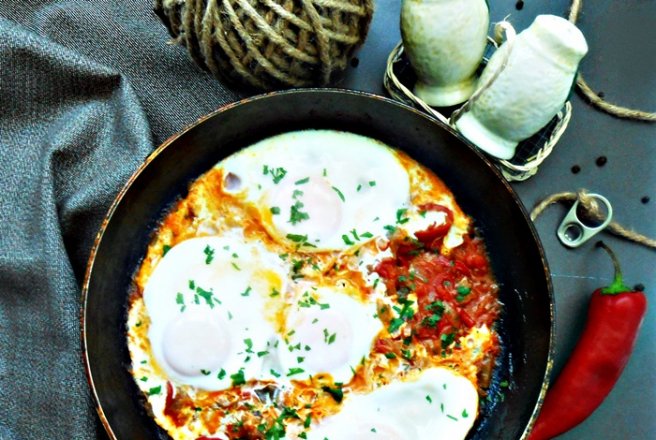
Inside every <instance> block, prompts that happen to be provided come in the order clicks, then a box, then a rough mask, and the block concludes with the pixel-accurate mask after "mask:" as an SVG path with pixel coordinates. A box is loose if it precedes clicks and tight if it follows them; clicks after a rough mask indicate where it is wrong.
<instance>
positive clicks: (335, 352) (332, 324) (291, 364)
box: [280, 284, 383, 383]
mask: <svg viewBox="0 0 656 440" xmlns="http://www.w3.org/2000/svg"><path fill="white" fill-rule="evenodd" d="M303 287H304V286H303V285H302V286H301V289H299V293H298V294H297V299H296V301H294V303H293V304H292V305H291V307H289V310H288V312H287V316H286V319H285V324H286V329H288V330H287V331H285V333H284V337H283V340H282V341H283V342H282V343H283V344H284V345H285V346H286V347H287V349H283V350H281V351H280V359H281V364H282V365H283V367H284V371H286V372H287V375H289V372H293V373H295V374H294V376H295V377H297V378H301V379H308V378H310V377H312V376H315V375H317V374H323V375H330V376H331V378H332V379H333V381H334V382H340V383H345V382H348V381H349V380H351V378H352V377H353V374H354V372H355V368H356V367H357V366H358V365H359V364H360V362H361V361H362V359H363V358H366V357H368V355H369V353H370V351H371V346H372V343H373V341H374V338H375V337H376V335H377V334H378V333H379V332H380V331H381V330H382V329H383V326H382V323H381V321H380V319H378V316H377V315H376V304H375V303H374V302H372V301H368V302H362V301H359V300H358V299H356V298H357V297H356V295H354V294H349V292H348V287H347V285H341V286H340V285H339V284H338V285H336V286H334V287H332V288H328V287H320V288H312V287H307V289H304V288H303ZM301 292H302V293H301Z"/></svg>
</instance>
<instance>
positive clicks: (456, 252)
mask: <svg viewBox="0 0 656 440" xmlns="http://www.w3.org/2000/svg"><path fill="white" fill-rule="evenodd" d="M423 208H424V209H426V210H436V211H441V212H444V213H445V214H446V222H445V223H444V224H442V225H435V224H433V225H431V226H430V227H428V228H427V229H426V230H424V231H419V232H416V233H415V236H416V237H417V238H416V239H415V238H412V237H409V236H401V235H399V234H396V235H394V236H393V237H392V239H391V243H390V246H391V249H392V253H393V256H392V257H390V258H387V259H385V260H383V261H382V262H380V263H379V264H378V266H377V267H376V268H375V270H376V272H377V273H378V274H379V275H380V277H381V278H382V280H383V281H384V282H385V285H386V287H387V293H388V295H391V296H396V297H397V301H398V302H399V303H400V304H404V302H407V301H408V300H407V298H408V297H410V295H411V294H414V295H412V298H414V297H415V296H416V304H413V307H412V310H413V311H414V313H412V312H407V313H405V316H404V317H402V318H405V322H407V323H408V324H409V326H410V327H411V328H412V329H413V331H412V336H413V338H414V339H415V340H417V341H419V342H421V341H424V340H428V339H432V340H434V341H436V342H439V346H441V347H442V348H446V347H447V346H449V345H450V344H451V343H452V342H453V341H454V340H457V338H458V337H459V336H462V335H464V334H466V333H468V331H469V330H470V329H471V328H472V327H481V326H483V325H486V326H487V327H488V328H492V326H493V324H494V322H495V321H496V319H497V317H498V316H499V312H500V305H499V303H498V301H497V293H498V286H497V284H496V282H495V280H494V277H493V275H492V272H491V269H490V262H489V259H488V257H487V254H486V251H485V246H484V243H483V240H482V239H481V238H480V237H478V236H477V235H476V234H475V231H474V230H473V229H472V230H471V231H470V232H469V233H468V234H466V235H465V236H464V237H463V238H464V241H463V243H462V244H461V245H460V246H458V247H456V248H454V249H451V250H450V251H449V252H446V253H442V252H441V249H442V247H443V246H442V245H443V241H444V238H445V237H446V234H447V233H448V231H449V229H450V227H451V225H452V221H453V215H452V213H451V211H450V210H449V209H448V208H445V207H444V206H440V205H436V204H428V205H424V206H423ZM381 349H382V350H384V348H381Z"/></svg>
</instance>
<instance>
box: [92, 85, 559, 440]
mask: <svg viewBox="0 0 656 440" xmlns="http://www.w3.org/2000/svg"><path fill="white" fill-rule="evenodd" d="M304 128H331V129H338V130H346V131H352V132H355V133H359V134H362V135H366V136H370V137H373V138H377V139H379V140H381V141H383V142H385V143H387V144H388V145H391V146H393V147H396V148H399V149H402V150H404V151H405V152H407V153H408V154H409V155H410V156H411V157H413V158H414V159H416V160H418V161H419V162H421V163H423V164H424V165H426V166H427V167H429V168H430V169H432V170H433V171H434V172H435V173H436V174H437V175H438V176H439V177H440V178H442V180H444V182H445V183H446V184H447V185H448V186H449V188H450V189H451V190H452V191H453V193H454V194H455V196H456V199H457V200H458V202H459V203H460V205H461V206H462V208H463V209H464V210H465V212H466V213H468V214H470V215H471V216H472V217H473V218H474V219H475V224H476V226H477V227H478V228H479V229H480V230H481V232H482V234H483V236H484V238H485V240H486V243H487V247H488V251H489V254H490V258H491V260H492V267H493V270H494V272H495V275H496V277H497V280H498V282H499V284H500V285H501V290H500V299H501V301H502V302H503V304H504V305H505V308H504V314H503V318H502V320H501V322H500V324H499V332H500V334H501V336H502V339H503V353H502V355H501V356H500V359H499V365H498V367H497V369H496V371H495V376H494V380H493V385H492V388H493V391H494V392H493V393H492V395H493V398H492V399H490V401H489V402H486V404H485V408H484V409H483V412H482V414H481V417H480V418H479V420H478V421H477V423H476V425H474V428H473V430H472V432H471V433H470V435H469V436H468V438H470V439H519V438H522V436H523V435H525V433H526V432H528V429H529V428H530V426H532V423H533V421H534V418H535V415H536V413H537V411H538V409H539V406H540V403H541V401H542V398H543V397H544V393H545V387H546V383H547V380H548V376H549V372H550V370H551V363H552V361H551V355H552V348H553V338H554V319H553V296H552V295H553V294H552V288H551V279H550V276H549V270H548V268H547V263H546V261H545V258H544V253H543V250H542V246H541V244H540V241H539V239H538V237H537V234H536V232H535V230H534V229H533V226H532V224H531V222H530V220H529V219H528V217H527V215H526V212H525V211H524V208H523V206H522V204H521V202H520V201H519V199H518V198H517V196H516V194H515V193H514V192H513V190H512V189H511V188H510V186H509V185H508V184H507V183H506V181H505V180H504V179H503V178H502V177H501V175H500V174H499V173H498V172H497V170H496V169H495V168H494V166H493V165H491V164H490V163H489V162H488V161H487V160H486V159H485V158H484V157H483V156H482V155H481V154H480V153H478V152H477V151H475V150H474V149H473V148H472V147H470V146H469V145H468V144H467V142H466V141H464V140H462V138H460V137H459V136H458V135H457V134H455V133H454V131H453V130H452V129H450V128H449V127H447V126H444V125H443V124H441V123H439V122H436V121H434V120H432V119H430V118H429V117H427V116H425V115H423V114H421V113H419V112H417V111H415V110H413V109H411V108H409V107H407V106H404V105H402V104H399V103H396V102H394V101H390V100H388V99H385V98H381V97H378V96H374V95H368V94H364V93H359V92H351V91H344V90H327V89H318V90H292V91H287V92H280V93H274V94H269V95H264V96H258V97H255V98H252V99H247V100H244V101H241V102H239V103H237V104H233V105H229V106H227V107H224V108H221V109H219V110H217V111H216V112H214V113H212V114H211V115H209V116H207V117H205V118H203V119H201V120H200V121H198V122H197V123H196V124H194V125H192V126H191V127H189V128H187V129H185V130H184V131H183V132H182V133H180V134H178V135H175V136H173V137H172V138H171V139H169V140H168V141H166V142H164V144H163V145H162V146H161V147H159V148H158V149H157V150H156V151H155V152H154V153H153V154H152V155H151V156H150V157H149V158H148V160H147V161H146V163H145V164H144V165H143V166H142V167H141V168H139V170H137V172H136V173H135V174H134V175H133V176H132V178H131V179H130V181H129V182H128V183H127V185H126V186H125V188H124V189H123V190H122V191H121V193H120V194H119V196H118V197H117V198H116V200H115V202H114V204H113V205H112V207H111V209H110V210H109V213H108V214H107V217H106V219H105V221H104V223H103V225H102V228H101V230H100V232H99V234H98V238H97V240H96V244H95V246H94V248H93V250H92V253H91V256H90V258H89V265H88V269H87V276H86V280H85V283H84V288H83V304H82V305H83V316H82V339H83V340H82V342H83V348H84V353H85V362H86V369H87V375H88V379H89V383H90V386H91V390H92V394H93V396H94V398H95V400H96V404H97V410H98V414H99V415H100V419H101V420H102V422H103V424H104V426H105V428H106V429H107V432H108V433H109V436H110V437H111V438H112V439H121V440H124V439H125V440H127V439H159V438H161V439H164V438H168V437H167V435H166V434H165V433H164V432H162V431H161V430H160V429H159V428H158V427H157V426H156V424H155V423H154V422H153V421H152V420H151V419H150V417H149V416H148V415H147V413H146V411H145V410H144V408H143V405H142V402H141V400H140V399H141V397H140V395H139V392H138V390H137V387H136V385H135V384H134V383H133V379H132V377H131V376H130V373H129V372H128V367H129V365H130V359H129V355H128V350H127V344H126V341H125V316H126V305H127V293H128V291H129V289H130V283H131V276H132V274H133V273H134V271H135V270H136V268H137V266H138V264H139V261H140V258H141V257H142V256H143V255H144V253H145V250H146V246H147V244H148V242H149V240H150V237H151V233H152V231H153V230H154V228H155V227H156V225H157V223H158V221H159V220H160V219H161V218H162V217H163V215H164V214H165V213H166V211H167V210H168V209H169V207H170V206H171V203H172V202H173V201H174V200H175V199H176V198H178V197H181V196H184V195H185V193H186V191H187V187H188V185H189V183H190V182H191V181H192V180H194V179H195V178H196V177H198V176H199V175H200V174H202V173H203V172H205V171H207V170H208V169H209V168H210V167H212V166H213V165H214V164H215V163H216V162H218V161H219V160H221V159H223V158H224V157H226V156H228V155H229V154H231V153H233V152H235V151H237V150H239V149H240V148H243V147H246V146H248V145H250V144H252V143H254V142H256V141H258V140H260V139H263V138H265V137H268V136H271V135H274V134H278V133H281V132H285V131H290V130H298V129H304ZM506 381H507V382H509V383H510V387H507V388H505V387H504V385H505V382H506ZM501 388H504V389H502V390H501V391H502V393H503V397H501V394H500V393H497V391H498V390H499V389H501ZM344 440H347V439H344Z"/></svg>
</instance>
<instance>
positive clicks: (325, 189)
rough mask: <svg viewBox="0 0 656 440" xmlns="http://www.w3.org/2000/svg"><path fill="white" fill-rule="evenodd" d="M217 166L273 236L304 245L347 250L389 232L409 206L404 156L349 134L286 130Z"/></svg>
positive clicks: (312, 248)
mask: <svg viewBox="0 0 656 440" xmlns="http://www.w3.org/2000/svg"><path fill="white" fill-rule="evenodd" d="M218 167H219V168H220V169H221V170H222V171H223V175H224V176H225V178H226V181H225V185H224V187H225V188H226V189H227V191H228V192H229V193H231V194H234V195H236V196H239V197H242V198H243V199H244V200H245V201H247V202H249V203H252V204H254V205H255V206H256V207H257V208H258V210H259V211H260V215H261V217H262V219H263V221H264V226H265V227H266V228H267V230H268V231H269V233H270V234H271V235H272V236H273V237H274V238H276V239H277V240H278V241H280V242H289V241H290V240H291V241H292V243H291V244H301V245H303V250H304V251H322V250H339V249H347V248H349V247H351V246H354V245H357V244H358V243H360V242H364V241H367V240H370V239H372V238H373V237H374V236H380V235H384V233H385V229H384V228H385V225H390V224H393V223H394V222H395V219H396V213H397V211H398V210H399V209H402V208H404V207H407V206H408V205H409V204H410V182H409V176H408V173H407V171H406V170H405V168H404V167H403V164H402V163H401V161H400V160H399V158H398V156H397V155H396V154H394V152H393V150H391V149H389V148H388V147H386V146H384V145H382V144H380V143H377V142H375V141H372V140H371V139H369V138H366V137H364V136H359V135H356V134H351V133H343V132H335V131H330V130H315V131H308V132H291V133H285V134H281V135H278V136H274V137H271V138H268V139H265V140H263V141H261V142H258V143H256V144H255V145H253V146H251V147H250V148H248V149H246V150H242V151H241V152H239V153H237V154H235V155H233V156H230V157H229V158H227V159H226V160H224V161H223V162H222V163H220V164H219V165H218Z"/></svg>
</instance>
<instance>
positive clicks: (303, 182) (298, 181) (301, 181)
mask: <svg viewBox="0 0 656 440" xmlns="http://www.w3.org/2000/svg"><path fill="white" fill-rule="evenodd" d="M309 181H310V178H309V177H306V178H304V179H300V180H297V181H296V182H294V185H304V184H306V183H308V182H309Z"/></svg>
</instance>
